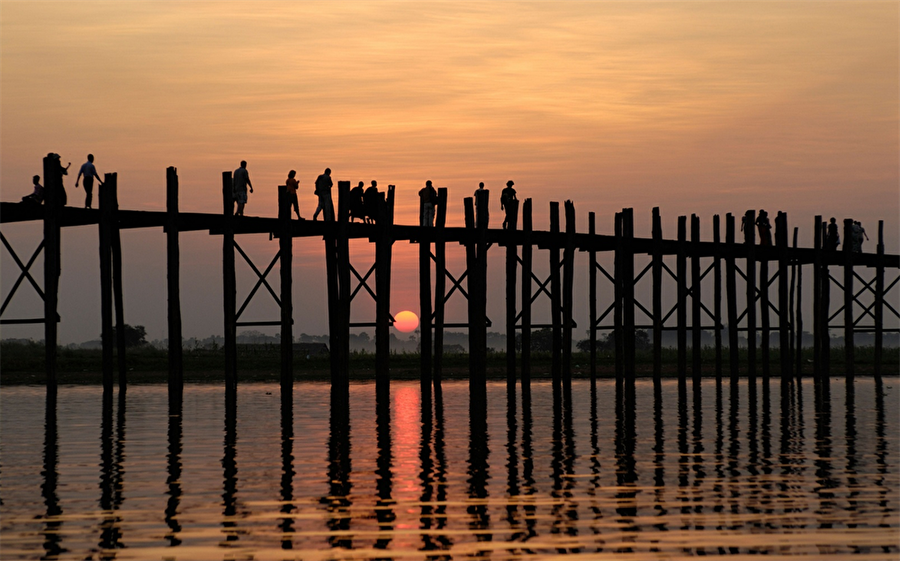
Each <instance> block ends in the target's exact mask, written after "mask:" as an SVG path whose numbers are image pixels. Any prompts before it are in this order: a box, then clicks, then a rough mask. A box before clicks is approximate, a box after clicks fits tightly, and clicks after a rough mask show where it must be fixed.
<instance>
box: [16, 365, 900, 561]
mask: <svg viewBox="0 0 900 561" xmlns="http://www.w3.org/2000/svg"><path fill="white" fill-rule="evenodd" d="M898 382H900V380H898V379H897V378H887V379H885V380H884V382H883V383H881V384H876V382H875V381H874V380H872V379H871V378H863V379H859V380H857V381H856V382H855V384H854V385H853V386H851V387H850V388H848V387H847V386H846V385H845V383H844V381H843V379H833V380H832V381H831V384H830V390H829V391H828V392H817V391H816V388H815V387H814V386H813V384H812V383H811V382H809V381H805V382H804V383H803V384H802V385H801V386H799V387H797V386H794V385H792V386H790V387H789V390H788V391H786V392H782V387H781V383H780V382H777V381H773V382H771V383H770V384H769V385H768V386H767V385H765V384H763V383H762V382H761V381H758V382H757V383H756V384H753V385H749V384H748V382H747V381H746V380H742V381H741V384H740V386H739V388H737V391H736V392H733V391H732V388H731V387H730V385H729V384H728V383H727V382H725V383H724V384H723V385H722V386H721V387H720V388H717V386H716V384H715V381H714V380H704V381H703V387H702V392H700V393H696V392H694V391H693V390H692V386H691V384H690V382H688V384H687V386H686V388H685V389H684V391H679V386H678V383H677V381H674V380H672V381H665V382H664V383H663V384H662V387H661V391H660V392H659V393H658V394H656V393H655V392H654V387H653V384H652V382H651V381H649V380H648V381H638V383H637V385H636V391H635V393H634V395H633V396H631V395H622V394H617V392H616V385H615V382H614V381H602V382H598V383H597V385H596V387H592V386H591V384H590V382H588V381H576V382H573V384H572V388H571V392H568V391H565V390H559V391H554V389H553V387H552V385H551V384H550V383H544V382H540V383H535V384H533V386H532V390H531V393H530V396H523V395H522V393H521V391H519V392H517V394H516V396H515V397H514V399H513V400H511V401H510V400H508V396H507V391H506V386H505V383H499V384H489V385H488V388H487V394H486V396H484V399H475V400H470V396H469V390H468V384H467V383H465V382H463V383H459V382H454V383H445V384H444V386H443V390H442V392H441V393H440V394H434V395H432V394H430V393H426V394H425V395H423V394H422V392H421V390H420V388H419V385H418V383H415V382H413V383H408V382H394V383H393V384H392V386H391V391H390V396H389V397H385V398H383V399H376V391H375V386H374V384H359V385H352V386H351V387H350V391H349V396H345V398H342V396H332V393H331V390H330V387H329V386H328V385H325V384H311V383H299V384H297V385H296V386H295V388H294V392H293V396H291V397H292V399H286V400H284V401H285V403H284V405H283V404H282V399H281V396H280V389H279V387H278V386H277V385H274V384H273V385H265V384H254V385H249V384H248V385H243V386H240V387H239V388H238V391H237V397H236V402H235V401H233V400H230V399H226V395H225V390H224V389H223V388H222V387H218V386H209V385H190V386H187V387H186V388H185V391H184V397H183V401H182V403H181V404H178V403H175V404H172V405H170V404H169V401H168V393H167V388H166V387H165V386H164V385H159V386H133V387H130V388H129V389H128V391H127V394H120V393H115V394H114V395H110V396H108V399H104V397H103V392H102V389H101V388H99V387H61V388H60V389H59V392H58V395H57V397H56V398H55V402H54V400H53V399H52V398H50V399H48V397H47V394H46V392H45V390H44V389H43V388H41V387H4V388H3V390H2V393H0V408H2V417H0V438H2V440H0V442H2V456H0V463H2V465H0V470H2V472H0V473H2V479H0V500H2V511H0V512H2V517H0V532H2V534H0V556H2V558H3V559H140V560H144V559H203V560H206V559H209V560H212V559H235V560H239V559H255V560H268V559H273V560H274V559H277V560H281V559H305V560H316V559H451V558H452V559H549V558H554V557H558V556H561V555H580V556H582V557H583V558H585V559H680V558H687V557H694V556H696V555H704V554H706V555H728V556H732V557H735V558H744V557H749V556H750V555H754V556H755V555H757V554H768V555H769V556H770V557H775V558H778V557H789V556H790V557H794V556H805V557H807V558H812V559H825V558H833V559H842V558H847V557H850V556H853V557H854V558H862V559H891V560H894V559H898V557H900V513H898V506H900V505H898V499H900V481H898V480H900V449H898V440H900V436H898V435H900V430H898V429H900V426H898V425H900V415H898V411H900V403H898V401H900V400H898V394H900V384H898ZM423 404H424V406H423ZM629 405H632V406H633V407H631V406H629Z"/></svg>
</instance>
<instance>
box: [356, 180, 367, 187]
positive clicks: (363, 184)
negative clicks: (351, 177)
mask: <svg viewBox="0 0 900 561" xmlns="http://www.w3.org/2000/svg"><path fill="white" fill-rule="evenodd" d="M365 186H366V184H365V183H363V182H362V181H360V182H359V185H357V187H360V188H362V187H365Z"/></svg>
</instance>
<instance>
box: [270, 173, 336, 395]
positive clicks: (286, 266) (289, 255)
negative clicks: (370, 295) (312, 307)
mask: <svg viewBox="0 0 900 561" xmlns="http://www.w3.org/2000/svg"><path fill="white" fill-rule="evenodd" d="M293 244H294V232H293V227H292V225H291V201H290V198H289V196H288V190H287V186H286V185H279V186H278V255H279V259H280V260H281V263H280V265H281V390H282V395H284V394H285V393H286V392H288V393H289V392H290V390H291V388H293V385H294V318H293V315H294V302H293V295H292V290H293V278H292V269H293V260H294V248H293ZM332 352H334V349H333V348H332Z"/></svg>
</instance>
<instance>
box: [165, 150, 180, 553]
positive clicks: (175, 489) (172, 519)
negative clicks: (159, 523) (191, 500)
mask: <svg viewBox="0 0 900 561" xmlns="http://www.w3.org/2000/svg"><path fill="white" fill-rule="evenodd" d="M169 169H172V168H169ZM170 374H171V372H170ZM181 412H182V396H181V392H180V387H175V388H171V389H170V394H169V433H168V436H169V453H168V454H167V456H166V460H167V468H168V477H167V478H166V485H167V486H168V488H169V490H168V491H166V494H167V495H169V499H168V500H167V501H166V513H165V520H166V526H168V527H169V532H168V533H167V534H166V540H168V542H169V545H170V546H173V547H174V546H176V545H181V539H180V538H179V537H178V534H179V533H180V532H181V524H180V523H179V522H178V514H179V512H178V508H179V507H180V506H181V494H182V491H181V449H182V443H181V437H182V424H181V423H182V419H181Z"/></svg>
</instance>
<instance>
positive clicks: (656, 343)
mask: <svg viewBox="0 0 900 561" xmlns="http://www.w3.org/2000/svg"><path fill="white" fill-rule="evenodd" d="M652 235H653V271H652V274H653V288H652V290H653V386H654V388H658V387H659V385H660V383H661V381H662V332H663V322H662V319H663V310H662V271H663V253H662V220H661V218H660V216H659V207H653V225H652Z"/></svg>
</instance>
